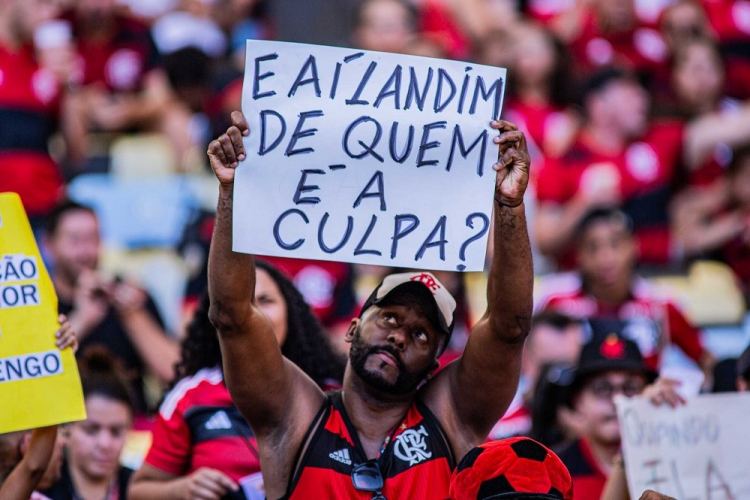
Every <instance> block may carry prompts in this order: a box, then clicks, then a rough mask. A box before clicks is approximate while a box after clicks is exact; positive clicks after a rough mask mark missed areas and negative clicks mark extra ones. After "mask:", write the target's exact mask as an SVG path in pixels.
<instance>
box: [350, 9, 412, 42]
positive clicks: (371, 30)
mask: <svg viewBox="0 0 750 500" xmlns="http://www.w3.org/2000/svg"><path fill="white" fill-rule="evenodd" d="M416 29H417V12H416V9H415V8H414V7H413V6H412V5H410V4H409V3H408V2H406V1H404V0H365V1H364V2H362V4H361V5H360V7H359V9H358V11H357V15H356V17H355V22H354V33H353V41H354V45H355V46H357V47H358V48H360V49H365V50H379V51H382V52H395V53H398V54H404V53H406V52H407V51H408V50H409V47H410V46H411V44H412V43H413V42H414V39H415V36H416Z"/></svg>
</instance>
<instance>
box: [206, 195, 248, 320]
mask: <svg viewBox="0 0 750 500" xmlns="http://www.w3.org/2000/svg"><path fill="white" fill-rule="evenodd" d="M232 205H233V193H232V187H229V186H221V187H220V188H219V204H218V207H217V210H216V225H215V227H214V235H213V239H212V240H211V250H210V252H209V256H208V293H209V296H210V298H211V311H210V316H211V320H212V322H213V324H214V326H216V327H217V329H218V330H219V332H220V333H224V331H226V330H230V329H233V328H234V327H235V326H236V325H237V323H238V322H242V321H246V320H247V319H249V316H250V312H251V307H252V303H251V298H252V297H253V296H254V294H255V261H254V259H253V256H252V255H247V254H242V253H237V252H233V251H232Z"/></svg>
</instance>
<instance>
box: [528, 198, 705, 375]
mask: <svg viewBox="0 0 750 500" xmlns="http://www.w3.org/2000/svg"><path fill="white" fill-rule="evenodd" d="M576 240H577V242H578V269H579V270H578V272H575V273H568V274H562V275H558V276H551V277H549V279H547V280H546V281H544V282H543V284H542V286H541V294H540V299H539V303H538V304H537V307H538V309H539V310H556V311H560V312H562V313H565V314H569V315H571V316H573V317H577V318H602V319H605V318H609V319H616V320H621V321H624V322H626V323H627V325H626V328H625V331H624V333H623V334H624V335H625V336H626V337H628V338H629V339H630V340H633V341H635V342H636V343H637V345H638V347H639V349H640V352H641V353H642V354H643V357H644V358H645V360H646V365H647V366H648V367H649V368H650V369H652V370H656V369H658V367H659V366H660V357H661V352H662V350H663V349H664V348H665V346H666V344H667V342H672V343H674V344H675V345H676V346H678V347H679V348H680V349H682V351H683V352H684V353H685V354H687V355H688V357H690V358H691V359H693V360H694V361H695V362H696V363H698V365H699V366H700V367H701V369H702V370H703V371H704V373H705V374H706V377H709V376H710V374H711V373H712V370H713V365H714V363H715V359H714V357H713V355H712V354H711V353H710V352H708V351H707V350H706V349H705V348H704V347H703V346H702V344H701V340H700V335H699V332H698V331H697V330H696V329H695V327H693V326H692V325H691V324H690V323H689V322H688V321H687V319H685V317H684V316H683V315H682V313H681V312H680V311H679V309H678V308H677V306H675V304H674V303H672V302H671V301H669V300H665V299H663V298H661V297H660V296H659V295H658V294H656V293H655V292H654V291H653V290H652V288H651V287H650V285H649V284H648V283H647V282H646V281H645V280H643V279H641V278H639V277H638V276H637V275H636V274H635V263H636V241H635V239H634V237H633V229H632V222H631V221H630V219H629V218H628V216H627V215H625V214H624V213H623V212H621V211H619V210H613V209H601V210H596V211H593V212H590V213H589V214H588V215H587V216H586V217H585V218H584V219H583V221H581V223H580V225H579V228H578V230H577V232H576Z"/></svg>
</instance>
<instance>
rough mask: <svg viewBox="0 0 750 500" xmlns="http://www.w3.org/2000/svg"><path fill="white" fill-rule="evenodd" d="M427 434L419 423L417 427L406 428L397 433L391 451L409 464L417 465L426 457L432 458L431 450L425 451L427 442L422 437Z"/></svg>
mask: <svg viewBox="0 0 750 500" xmlns="http://www.w3.org/2000/svg"><path fill="white" fill-rule="evenodd" d="M428 436H429V434H428V433H427V431H426V430H425V428H424V425H420V426H419V429H408V430H406V431H404V432H403V433H401V434H399V435H398V437H396V439H395V440H394V442H393V453H394V455H396V456H397V457H398V458H400V459H401V460H403V461H404V462H409V465H410V466H412V465H417V464H418V463H419V462H423V461H425V460H427V459H428V458H432V452H429V451H427V443H426V442H425V440H424V438H426V437H428Z"/></svg>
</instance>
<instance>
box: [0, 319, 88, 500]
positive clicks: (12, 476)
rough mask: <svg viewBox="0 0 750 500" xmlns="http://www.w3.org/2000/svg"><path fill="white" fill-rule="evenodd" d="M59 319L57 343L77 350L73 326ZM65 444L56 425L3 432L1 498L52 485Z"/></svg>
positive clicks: (17, 496) (0, 437) (12, 499)
mask: <svg viewBox="0 0 750 500" xmlns="http://www.w3.org/2000/svg"><path fill="white" fill-rule="evenodd" d="M58 321H59V322H60V329H59V330H58V331H57V332H55V338H56V339H57V340H56V341H55V345H56V346H57V348H58V349H60V350H63V349H67V348H68V347H70V348H71V349H72V350H73V352H75V351H76V350H77V349H78V340H77V339H76V335H75V332H74V331H73V328H72V327H71V325H70V323H69V322H68V321H67V318H65V316H63V315H61V316H60V317H59V318H58ZM17 404H22V403H21V402H17ZM64 444H65V435H64V433H63V432H60V427H59V426H57V425H51V426H49V427H42V428H39V429H34V430H32V431H19V432H11V433H7V434H0V498H1V499H3V500H6V499H10V500H15V499H22V500H25V499H27V498H30V497H31V498H36V497H35V495H36V493H35V492H34V490H35V489H37V488H39V489H42V488H48V487H50V486H52V485H53V484H54V483H55V482H56V481H57V480H58V479H59V478H60V474H61V467H62V457H63V454H62V447H63V446H64Z"/></svg>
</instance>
